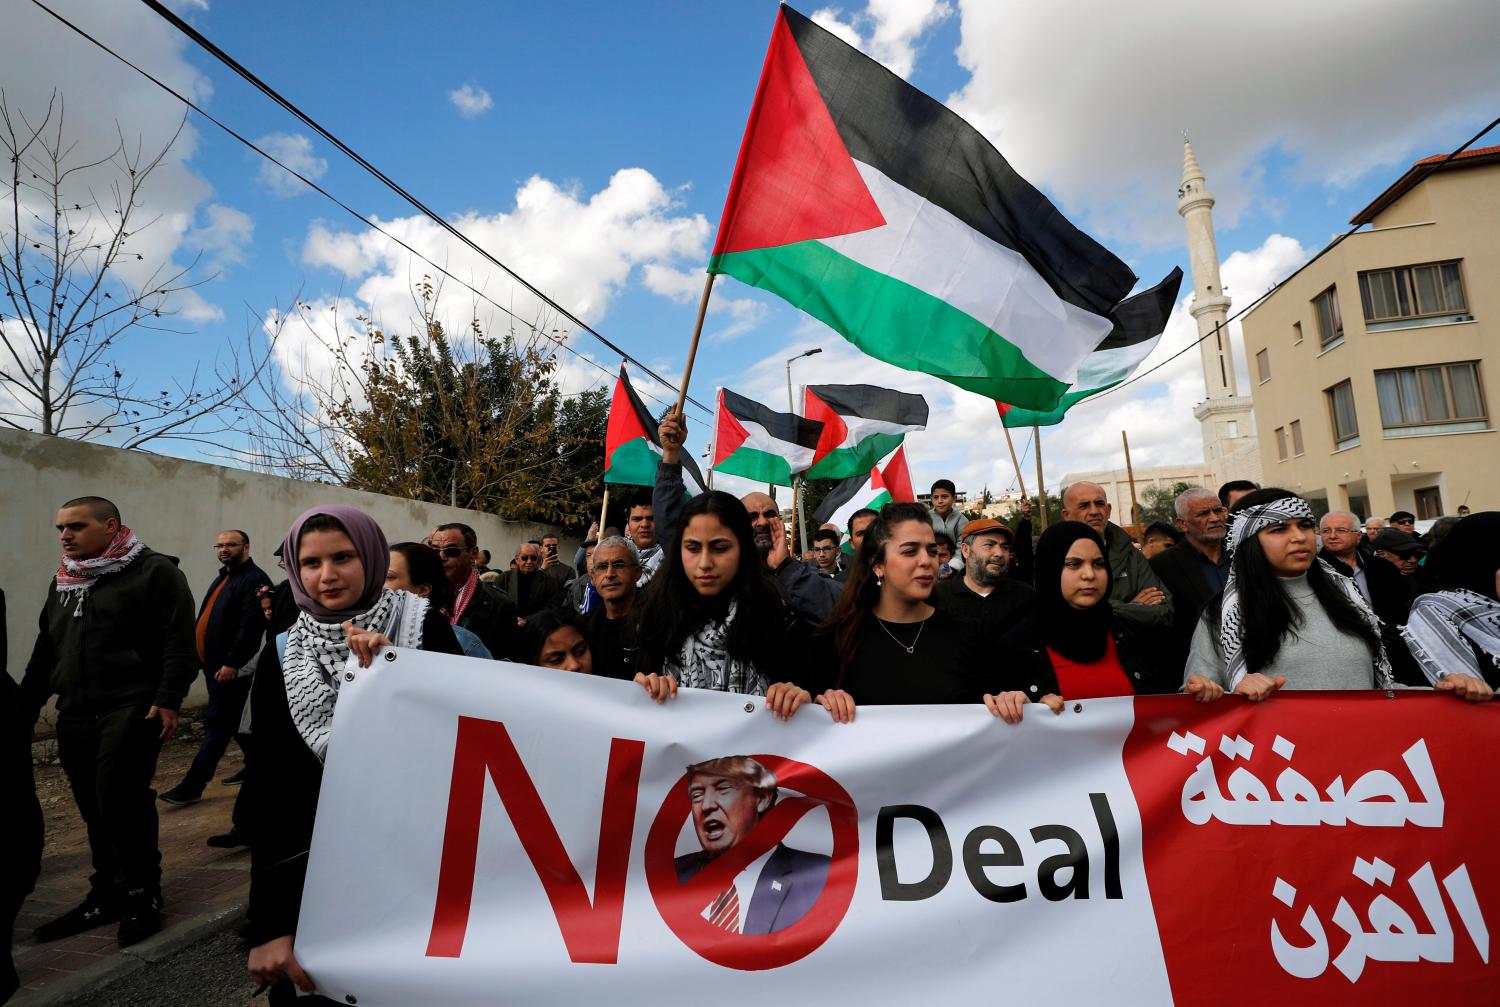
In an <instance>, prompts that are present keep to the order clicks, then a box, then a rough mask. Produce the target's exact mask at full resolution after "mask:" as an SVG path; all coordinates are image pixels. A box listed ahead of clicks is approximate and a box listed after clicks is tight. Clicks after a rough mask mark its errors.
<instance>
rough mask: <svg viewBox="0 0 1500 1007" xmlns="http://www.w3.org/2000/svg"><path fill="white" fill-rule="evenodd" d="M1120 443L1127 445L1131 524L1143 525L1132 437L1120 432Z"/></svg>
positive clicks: (1126, 459) (1126, 464) (1126, 470)
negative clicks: (1131, 457) (1133, 463)
mask: <svg viewBox="0 0 1500 1007" xmlns="http://www.w3.org/2000/svg"><path fill="white" fill-rule="evenodd" d="M1120 441H1121V442H1122V443H1123V444H1124V445H1125V478H1126V479H1128V480H1129V481H1130V523H1131V524H1133V525H1139V524H1140V523H1141V507H1140V504H1138V503H1136V502H1135V469H1133V468H1131V466H1130V437H1129V436H1127V435H1126V433H1125V431H1123V430H1121V431H1120Z"/></svg>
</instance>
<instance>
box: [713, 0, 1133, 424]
mask: <svg viewBox="0 0 1500 1007" xmlns="http://www.w3.org/2000/svg"><path fill="white" fill-rule="evenodd" d="M708 269H709V272H710V273H727V274H729V275H730V276H734V277H736V278H737V279H739V280H741V281H743V282H745V283H748V284H750V285H751V286H755V287H761V288H763V289H765V290H769V291H771V292H772V293H774V294H776V295H777V296H779V297H783V298H785V299H786V300H787V301H789V302H791V303H792V304H793V305H795V306H796V307H797V308H799V309H801V310H802V311H805V312H807V313H808V314H811V315H813V316H814V317H816V318H819V319H821V320H822V321H824V322H826V323H827V324H828V325H829V326H831V327H832V328H833V329H835V330H836V331H838V332H839V333H840V334H842V335H843V336H844V337H845V338H846V339H848V340H849V341H850V342H852V343H854V344H855V345H856V346H858V347H859V348H860V349H861V350H863V351H864V352H866V353H868V354H870V355H871V356H873V357H878V358H880V359H881V360H885V361H887V362H889V363H892V364H895V365H896V366H897V367H903V368H906V369H907V370H914V371H923V372H925V373H927V374H932V375H935V376H936V377H939V378H942V379H943V380H945V381H949V382H952V383H953V384H955V385H958V386H959V387H961V388H966V389H969V390H970V391H974V392H978V393H979V394H981V395H984V396H986V397H988V398H991V399H996V400H999V401H1004V402H1011V403H1015V404H1016V405H1020V406H1024V407H1026V408H1031V409H1051V408H1054V407H1055V406H1056V405H1057V403H1058V400H1059V399H1060V398H1061V397H1062V395H1063V393H1064V392H1065V391H1067V389H1068V386H1069V385H1072V384H1073V383H1074V380H1075V377H1076V372H1077V369H1078V364H1079V363H1080V362H1081V361H1082V360H1083V359H1084V358H1085V357H1087V356H1088V355H1089V353H1090V352H1092V351H1093V349H1094V348H1095V347H1096V346H1098V345H1099V343H1100V342H1101V341H1102V340H1103V339H1104V338H1105V337H1106V336H1108V335H1109V334H1110V332H1111V331H1112V330H1113V329H1114V327H1115V320H1114V319H1113V318H1112V317H1111V312H1112V311H1113V310H1114V308H1115V306H1116V305H1117V304H1119V303H1120V301H1121V300H1123V299H1124V298H1125V296H1126V295H1127V294H1129V293H1130V291H1131V289H1132V288H1133V287H1134V286H1135V283H1136V277H1135V275H1134V274H1133V273H1132V272H1131V271H1130V269H1129V267H1128V266H1126V265H1125V263H1124V262H1122V261H1121V260H1120V259H1118V258H1117V257H1116V256H1115V255H1114V254H1112V253H1111V252H1110V251H1109V250H1108V249H1106V248H1104V247H1103V246H1102V245H1100V244H1099V243H1098V242H1096V241H1094V240H1093V239H1092V238H1090V237H1089V236H1088V235H1086V234H1084V233H1083V232H1082V231H1080V230H1078V229H1077V228H1076V227H1074V226H1073V225H1072V224H1070V223H1069V222H1068V221H1067V220H1066V219H1065V218H1064V217H1063V215H1062V214H1061V213H1059V212H1058V210H1057V208H1056V207H1055V206H1053V205H1052V204H1051V203H1050V202H1049V201H1048V200H1047V198H1046V197H1045V196H1043V195H1042V194H1041V192H1039V191H1038V190H1037V189H1036V188H1034V187H1033V186H1032V185H1031V184H1030V183H1028V182H1027V181H1026V180H1025V179H1023V178H1022V177H1021V176H1020V175H1018V174H1016V172H1015V171H1014V170H1013V169H1012V168H1011V166H1010V165H1009V164H1008V163H1006V161H1005V158H1003V157H1001V156H1000V153H999V152H998V151H996V150H995V148H994V147H992V146H991V145H990V144H989V142H988V141H987V140H985V138H984V137H983V136H982V135H981V134H980V133H979V131H978V130H976V129H974V128H973V127H972V126H970V125H969V124H968V123H966V122H965V121H964V120H962V119H960V118H959V117H958V116H957V115H955V114H954V113H953V112H952V111H951V110H949V109H948V108H946V107H944V106H943V105H942V104H941V103H940V102H938V101H936V100H934V99H933V98H930V97H928V96H927V95H925V94H923V93H922V92H920V91H918V90H917V89H916V88H914V87H912V86H911V85H910V84H908V83H906V82H905V81H904V80H902V79H901V78H899V77H897V76H895V75H894V74H892V73H891V72H890V71H888V70H886V69H885V68H884V67H883V66H881V65H880V64H879V63H877V62H875V61H874V60H872V59H870V58H869V57H867V56H865V55H863V54H862V53H860V52H859V51H858V50H856V49H853V48H851V47H850V46H849V45H847V44H845V43H844V42H842V41H841V40H839V39H838V38H837V37H835V36H834V35H832V34H830V33H829V32H827V31H824V30H823V29H822V28H819V27H818V26H817V25H815V24H813V22H812V21H810V20H808V19H807V18H806V17H804V16H802V15H801V14H799V13H797V12H796V11H794V10H792V9H790V8H789V7H785V6H783V7H782V8H781V10H780V14H779V15H778V17H777V21H776V27H775V29H774V31H773V32H772V36H771V46H770V50H769V51H768V52H767V54H766V62H765V66H764V68H763V69H762V71H761V78H760V84H759V86H758V87H757V89H756V93H755V100H754V103H753V104H752V106H751V108H750V119H749V122H748V124H747V125H746V127H745V137H744V140H743V141H742V143H741V145H740V153H739V159H738V161H737V163H736V164H735V170H734V178H733V180H732V181H731V183H730V187H729V197H728V200H727V201H726V203H725V205H724V216H723V219H722V220H721V221H720V223H719V233H718V238H717V240H716V241H715V243H714V249H713V256H712V258H711V259H710V260H709V267H708Z"/></svg>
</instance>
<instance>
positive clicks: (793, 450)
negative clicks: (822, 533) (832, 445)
mask: <svg viewBox="0 0 1500 1007" xmlns="http://www.w3.org/2000/svg"><path fill="white" fill-rule="evenodd" d="M822 433H823V424H821V423H818V422H815V421H813V420H807V419H803V418H802V417H801V416H797V415H795V414H793V413H778V412H776V411H775V410H773V409H771V408H769V407H767V406H763V405H761V404H760V403H759V402H754V401H752V400H750V399H747V398H745V397H744V396H743V395H738V394H736V393H734V392H731V391H730V390H729V389H727V388H721V389H719V402H718V408H717V409H716V410H715V416H714V457H713V463H712V466H711V467H712V468H713V469H715V470H716V471H719V472H723V473H726V474H727V475H732V476H743V477H744V478H746V479H753V480H754V481H756V482H758V483H775V484H777V485H778V486H790V485H792V477H793V476H795V475H798V474H799V473H802V472H806V471H807V467H808V466H809V465H811V464H812V460H813V452H814V451H816V450H817V447H818V438H819V437H820V436H821V435H822Z"/></svg>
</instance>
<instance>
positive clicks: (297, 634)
mask: <svg viewBox="0 0 1500 1007" xmlns="http://www.w3.org/2000/svg"><path fill="white" fill-rule="evenodd" d="M426 616H427V599H426V598H419V597H417V596H416V595H413V594H408V593H406V592H405V591H382V592H381V594H380V599H379V600H378V601H376V602H375V604H374V606H372V607H371V608H369V609H367V610H366V611H364V612H361V613H359V614H358V615H356V616H353V617H351V618H349V619H346V620H344V622H352V623H353V624H354V625H355V626H356V627H358V628H359V629H363V630H369V631H372V632H376V633H384V634H385V636H386V638H387V639H389V640H390V641H391V643H392V644H394V645H395V646H397V647H420V646H421V645H422V620H423V619H424V618H425V617H426ZM348 660H349V643H348V641H347V640H346V639H345V637H344V626H343V622H319V621H318V620H317V619H314V618H313V617H312V615H311V614H310V613H307V612H303V613H302V614H301V615H300V616H298V617H297V621H296V622H295V623H293V624H292V628H291V629H290V630H288V632H287V640H286V652H285V654H283V656H282V660H281V670H282V677H283V679H284V680H285V683H286V705H287V708H288V709H289V710H290V711H291V714H292V723H294V724H296V725H297V733H298V734H300V735H302V740H303V741H305V742H307V747H308V748H310V749H312V751H313V754H314V755H316V756H317V757H318V761H319V762H322V761H323V760H324V758H325V757H326V756H327V753H328V731H329V728H330V727H332V725H333V707H334V703H335V702H336V701H337V700H338V694H339V683H340V682H342V681H343V673H344V663H345V662H346V661H348Z"/></svg>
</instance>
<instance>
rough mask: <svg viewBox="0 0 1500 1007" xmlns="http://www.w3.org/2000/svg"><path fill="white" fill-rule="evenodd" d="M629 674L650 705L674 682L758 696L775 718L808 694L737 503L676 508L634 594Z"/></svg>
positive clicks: (787, 626) (794, 641)
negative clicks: (659, 552) (670, 530)
mask: <svg viewBox="0 0 1500 1007" xmlns="http://www.w3.org/2000/svg"><path fill="white" fill-rule="evenodd" d="M632 618H634V619H635V620H636V624H635V633H636V669H637V674H636V676H635V680H636V681H637V682H638V683H640V684H641V686H643V687H644V688H645V690H646V691H647V692H648V693H650V694H651V696H652V698H654V699H655V700H656V701H657V702H661V701H663V700H665V699H667V698H669V697H671V696H674V695H676V693H677V689H678V687H679V686H683V687H687V688H693V689H713V690H716V691H719V692H736V693H742V694H744V695H750V696H765V697H766V705H767V706H768V707H769V708H770V709H771V710H772V711H773V712H774V713H776V715H777V716H779V717H782V718H785V717H788V716H790V715H791V714H792V713H793V712H794V711H795V710H796V709H797V707H798V706H800V705H801V704H802V703H804V702H806V701H807V700H808V699H810V698H811V697H810V696H809V694H808V692H807V691H806V690H805V689H803V688H801V687H800V686H799V685H797V684H796V682H797V679H799V678H802V677H803V674H804V673H803V668H804V666H805V661H804V653H805V649H806V648H805V643H804V642H803V641H801V640H799V639H798V634H797V633H796V631H795V626H796V622H795V619H794V618H793V617H792V616H791V614H790V613H789V612H788V611H787V608H786V605H785V604H783V602H782V600H781V595H780V594H778V593H777V591H776V587H775V585H774V584H772V583H771V581H770V579H769V578H768V577H767V576H766V574H765V571H764V569H763V568H762V566H761V563H760V558H759V553H757V552H756V549H755V536H754V534H753V533H752V532H751V530H750V515H749V513H748V512H747V511H746V510H745V505H744V504H742V503H740V502H739V501H738V500H736V499H735V498H734V497H732V496H730V495H729V494H728V493H721V492H717V491H714V492H709V493H703V494H700V495H698V496H696V497H694V498H693V499H692V500H690V501H688V504H687V506H686V507H684V508H683V510H682V517H681V519H680V521H679V523H678V524H677V527H676V531H675V532H674V534H673V538H672V541H671V542H670V543H668V545H667V547H666V551H665V553H664V554H663V556H662V561H661V566H660V568H659V569H658V570H657V572H656V576H655V577H653V578H652V579H651V583H650V584H649V585H648V586H647V588H646V590H645V591H644V592H642V595H641V599H640V602H639V603H638V607H637V610H636V611H635V612H634V613H632Z"/></svg>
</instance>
